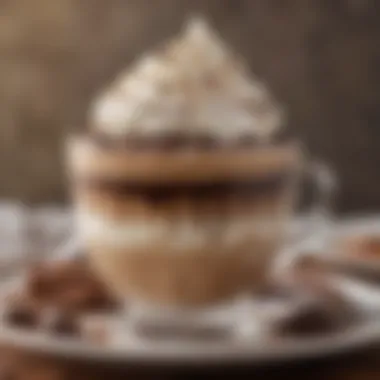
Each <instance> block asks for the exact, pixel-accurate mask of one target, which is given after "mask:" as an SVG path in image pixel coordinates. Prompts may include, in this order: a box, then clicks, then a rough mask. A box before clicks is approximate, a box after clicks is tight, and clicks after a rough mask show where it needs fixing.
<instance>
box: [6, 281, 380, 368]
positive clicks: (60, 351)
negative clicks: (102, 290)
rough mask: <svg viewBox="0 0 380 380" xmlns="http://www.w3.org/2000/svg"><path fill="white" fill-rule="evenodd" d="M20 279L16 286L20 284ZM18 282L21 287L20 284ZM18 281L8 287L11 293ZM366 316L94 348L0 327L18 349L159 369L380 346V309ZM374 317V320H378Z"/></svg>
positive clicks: (375, 293)
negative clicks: (338, 323) (294, 328)
mask: <svg viewBox="0 0 380 380" xmlns="http://www.w3.org/2000/svg"><path fill="white" fill-rule="evenodd" d="M335 281H336V282H337V285H338V286H341V287H343V288H346V290H347V292H348V293H353V294H357V295H359V296H358V298H361V295H360V294H362V293H360V292H364V293H365V294H367V293H368V298H369V299H368V300H367V301H368V302H369V303H371V297H375V298H377V299H380V289H379V290H377V289H371V288H368V292H367V290H366V288H365V287H364V288H363V286H360V284H359V287H357V286H356V287H355V283H352V282H351V281H350V280H347V279H344V280H341V279H339V277H337V278H336V280H335ZM17 282H18V281H17V279H16V283H17ZM18 283H19V282H18ZM10 286H15V282H14V281H13V282H12V283H8V284H4V285H3V291H8V290H9V287H10ZM371 311H372V313H368V315H367V314H365V315H363V318H361V319H360V321H359V322H357V323H355V324H353V325H352V326H351V328H350V329H346V330H343V331H341V332H336V333H333V334H331V333H330V334H326V335H320V336H318V337H316V338H302V339H301V338H279V337H273V336H270V335H263V336H259V337H257V338H256V339H255V338H252V339H233V340H229V339H226V340H224V339H222V340H215V341H213V340H199V341H198V340H186V339H183V340H176V341H165V340H150V339H141V338H139V337H137V336H136V335H134V334H131V335H130V336H127V337H123V339H122V340H117V339H116V340H113V341H112V342H111V343H108V344H105V345H101V344H91V343H89V342H86V341H81V340H79V339H77V340H74V339H68V338H66V339H64V338H62V337H56V336H54V335H51V334H47V333H44V332H41V331H25V330H20V329H19V328H15V327H10V326H9V325H7V324H5V323H3V322H1V323H0V342H1V343H2V344H9V345H12V346H14V347H18V348H22V349H27V350H31V351H34V352H38V353H46V354H49V355H56V356H60V357H65V358H76V359H83V360H87V361H92V360H94V361H98V362H99V361H104V362H111V363H118V364H123V363H124V364H127V363H129V364H132V363H144V364H149V363H159V364H170V365H172V364H202V365H216V364H256V365H261V364H270V363H274V362H279V361H289V360H296V361H299V360H305V359H311V358H318V357H325V356H330V355H334V354H340V353H344V352H347V351H351V350H356V349H360V348H364V347H366V346H368V345H370V344H372V343H375V342H379V341H380V320H379V318H377V316H378V315H380V307H379V309H376V310H371ZM374 312H375V318H374Z"/></svg>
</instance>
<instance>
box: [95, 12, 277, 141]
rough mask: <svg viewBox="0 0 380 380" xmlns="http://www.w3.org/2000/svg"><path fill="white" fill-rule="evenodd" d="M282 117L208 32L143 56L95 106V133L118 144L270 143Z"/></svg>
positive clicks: (202, 26) (198, 24)
mask: <svg viewBox="0 0 380 380" xmlns="http://www.w3.org/2000/svg"><path fill="white" fill-rule="evenodd" d="M281 116H282V112H281V111H280V109H279V107H278V105H277V104H276V102H275V101H274V99H272V97H271V96H270V94H269V92H268V90H267V88H266V87H265V86H264V85H263V83H261V82H260V81H259V80H258V79H257V78H254V77H252V76H251V75H250V74H249V73H248V70H247V68H246V67H245V66H244V65H243V63H242V62H241V61H240V60H239V59H238V58H237V57H236V56H235V55H234V54H233V53H232V52H231V51H230V50H229V48H228V47H227V46H226V45H225V44H224V43H223V41H222V40H221V39H220V38H219V36H218V35H217V34H216V33H214V31H213V30H211V28H210V27H209V26H208V24H207V23H206V22H205V21H204V20H203V19H199V18H194V19H191V20H190V21H189V23H188V24H187V26H186V28H185V30H184V32H183V33H182V35H180V36H179V37H178V38H177V39H174V40H172V41H170V42H169V43H168V44H166V45H165V46H164V47H163V48H162V49H159V50H158V51H156V52H153V53H152V54H149V55H146V56H145V57H143V58H142V59H141V60H139V61H138V62H137V63H136V64H135V65H134V67H132V69H130V70H126V71H125V72H122V73H121V74H120V75H119V76H118V77H117V78H116V80H115V82H114V83H113V84H112V85H111V86H110V88H108V89H107V90H106V91H105V92H104V93H102V94H101V96H100V97H99V98H98V99H97V100H96V101H95V103H94V104H93V107H92V110H91V112H90V122H91V125H92V126H93V127H94V128H95V130H98V131H100V132H102V133H104V134H107V135H109V136H115V137H128V136H133V137H143V138H144V137H155V136H162V135H165V134H168V133H169V134H170V133H176V134H181V135H184V136H189V137H191V136H195V137H198V136H207V137H212V138H215V139H220V140H227V141H230V140H234V139H241V138H244V137H254V138H256V139H269V138H270V137H271V136H272V135H273V134H274V133H275V132H276V131H277V129H278V128H279V126H280V122H281V119H282V117H281Z"/></svg>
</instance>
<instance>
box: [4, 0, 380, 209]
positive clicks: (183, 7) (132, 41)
mask: <svg viewBox="0 0 380 380" xmlns="http://www.w3.org/2000/svg"><path fill="white" fill-rule="evenodd" d="M191 11H204V12H205V13H206V14H207V15H208V16H209V18H210V20H211V21H212V22H213V23H214V25H215V26H217V27H218V28H219V29H220V32H221V33H222V35H223V36H224V37H225V38H226V39H227V41H229V42H230V43H232V44H233V45H234V46H235V48H236V50H237V51H238V52H240V53H242V54H243V55H244V56H245V57H246V58H247V60H248V62H249V64H250V65H251V67H252V70H253V71H254V72H255V73H256V74H258V75H259V76H261V77H263V78H264V79H265V80H266V81H267V82H268V83H269V85H270V86H271V88H272V90H273V92H274V93H275V95H276V96H277V97H278V98H279V99H280V100H281V101H282V102H284V104H285V105H286V106H287V107H288V111H289V125H288V128H290V130H291V131H294V132H295V133H297V134H298V135H299V136H300V137H301V138H302V139H303V140H304V142H305V143H306V144H307V146H308V147H309V149H310V150H311V152H312V153H313V154H314V155H316V156H318V157H323V158H324V159H325V160H326V161H327V162H330V163H331V164H333V166H334V167H335V169H336V170H337V171H338V173H339V175H340V179H341V185H342V189H341V194H340V196H339V200H338V209H339V210H340V211H356V210H369V209H371V208H377V209H380V174H378V172H379V170H378V165H379V164H380V130H379V122H380V18H379V17H380V13H379V11H380V9H379V4H376V1H375V0H373V1H371V0H1V1H0V123H1V129H0V131H1V132H0V133H1V136H0V174H1V184H0V197H1V198H2V197H7V198H17V199H20V200H22V201H24V202H33V203H38V202H52V201H64V200H65V199H66V194H67V192H66V189H65V179H64V176H63V165H62V162H61V158H62V155H61V152H62V145H63V139H64V136H65V134H66V133H67V131H69V130H70V129H80V128H84V127H85V118H86V109H87V106H88V104H89V102H90V101H91V98H92V96H93V95H94V93H96V91H97V90H99V88H101V87H102V86H103V85H104V84H106V83H107V82H108V81H109V80H110V79H112V77H113V76H114V75H115V74H116V73H117V72H118V70H120V69H121V68H123V67H124V66H126V65H127V64H129V63H130V62H131V60H132V59H133V58H134V57H136V56H137V55H138V54H140V53H141V52H142V51H144V50H145V49H147V48H149V47H152V46H155V45H156V44H157V43H159V42H160V41H162V40H163V39H165V38H167V37H169V36H172V35H173V34H174V33H176V32H177V31H178V30H179V28H180V26H181V24H182V23H183V21H184V19H185V17H186V15H187V14H188V12H191Z"/></svg>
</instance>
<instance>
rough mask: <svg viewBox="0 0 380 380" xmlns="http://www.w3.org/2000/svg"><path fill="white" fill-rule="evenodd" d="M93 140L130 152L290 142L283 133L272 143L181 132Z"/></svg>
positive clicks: (103, 136)
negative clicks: (232, 139) (229, 139)
mask: <svg viewBox="0 0 380 380" xmlns="http://www.w3.org/2000/svg"><path fill="white" fill-rule="evenodd" d="M90 137H91V139H92V140H93V141H94V142H96V144H98V145H99V146H101V147H102V148H106V149H107V148H108V149H129V150H136V149H138V150H140V149H142V150H179V149H200V150H213V149H243V148H254V147H257V146H263V145H264V146H265V145H269V144H271V145H272V144H278V143H283V142H287V141H289V140H290V138H289V137H288V136H286V135H285V134H284V132H281V133H279V134H277V135H276V136H274V137H273V139H271V141H270V142H262V141H260V140H258V139H257V138H255V137H254V136H251V135H246V136H244V135H243V136H241V137H240V138H239V139H237V140H234V141H221V140H220V139H217V138H215V137H213V136H210V135H198V136H189V135H187V134H184V133H181V132H171V133H166V134H162V135H160V136H154V137H136V136H128V137H117V138H115V137H111V136H108V135H106V134H104V133H100V132H92V133H91V135H90Z"/></svg>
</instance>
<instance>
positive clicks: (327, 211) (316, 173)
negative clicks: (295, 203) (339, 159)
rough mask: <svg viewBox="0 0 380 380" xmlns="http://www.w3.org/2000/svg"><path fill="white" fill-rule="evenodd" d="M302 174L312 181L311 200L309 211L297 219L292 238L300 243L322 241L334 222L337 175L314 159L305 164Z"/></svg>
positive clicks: (327, 166)
mask: <svg viewBox="0 0 380 380" xmlns="http://www.w3.org/2000/svg"><path fill="white" fill-rule="evenodd" d="M303 176H306V177H309V178H310V179H311V180H312V182H313V193H314V194H313V200H312V202H311V204H310V206H309V211H308V212H307V213H306V215H303V216H302V217H301V218H300V220H299V225H298V226H297V227H296V229H297V234H296V236H295V237H294V236H293V237H294V239H293V243H294V240H295V242H296V243H302V242H305V241H307V240H310V239H314V240H315V241H320V242H321V241H322V240H323V236H325V234H327V233H328V232H329V231H331V228H332V225H333V223H334V218H333V213H332V209H333V200H334V198H335V195H336V192H337V189H338V177H337V175H336V174H335V172H334V171H333V169H332V168H331V166H330V165H327V164H326V163H324V162H322V161H319V160H315V161H311V162H310V164H308V165H306V167H305V170H304V172H303Z"/></svg>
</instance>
